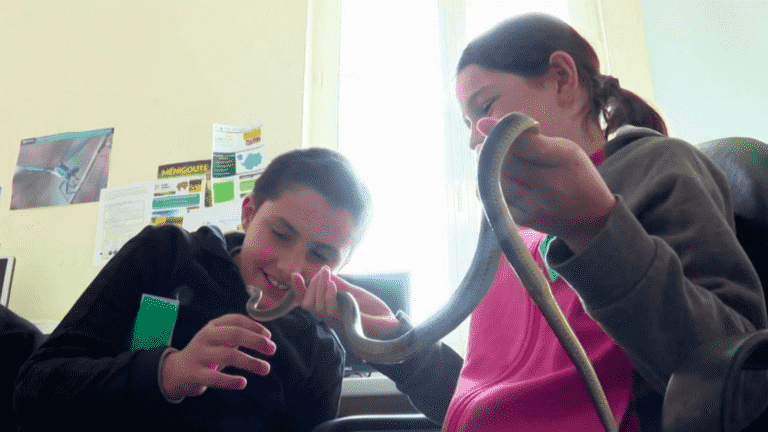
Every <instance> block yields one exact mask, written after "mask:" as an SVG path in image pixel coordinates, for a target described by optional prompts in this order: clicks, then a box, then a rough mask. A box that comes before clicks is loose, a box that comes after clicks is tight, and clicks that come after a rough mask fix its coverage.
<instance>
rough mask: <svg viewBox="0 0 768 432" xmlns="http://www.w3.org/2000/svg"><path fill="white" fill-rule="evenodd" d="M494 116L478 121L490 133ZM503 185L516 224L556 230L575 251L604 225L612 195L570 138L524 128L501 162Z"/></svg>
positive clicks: (483, 129)
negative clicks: (552, 135) (524, 130)
mask: <svg viewBox="0 0 768 432" xmlns="http://www.w3.org/2000/svg"><path fill="white" fill-rule="evenodd" d="M496 123H498V120H495V119H491V118H486V119H481V120H480V121H478V123H477V128H478V130H479V131H480V132H481V133H483V134H484V135H486V136H487V135H488V133H489V132H490V130H491V129H492V128H493V126H494V125H495V124H496ZM501 185H502V190H503V192H504V197H505V199H506V201H507V205H508V206H509V209H510V212H511V214H512V218H513V219H514V220H515V222H516V223H517V224H518V225H523V226H527V227H529V228H532V229H535V230H537V231H539V232H543V233H547V234H552V235H555V236H557V237H559V238H561V239H563V241H565V243H566V244H567V245H568V247H570V248H571V250H573V251H574V252H576V253H578V252H579V251H581V250H582V249H584V248H585V247H586V246H587V245H588V244H589V242H590V241H591V240H592V238H594V237H595V236H596V235H597V233H599V232H600V230H601V229H602V228H603V227H604V226H605V223H606V221H607V219H608V215H609V213H610V212H611V210H612V209H613V208H614V206H615V205H616V198H615V197H614V195H613V193H612V192H611V191H610V189H608V186H607V185H606V184H605V181H603V178H602V177H601V176H600V173H599V172H598V171H597V168H596V167H595V165H594V164H593V163H592V161H591V160H590V159H589V156H588V155H587V154H586V153H585V152H584V150H582V148H581V147H579V146H578V145H577V144H576V143H574V142H573V141H569V140H567V139H563V138H551V137H545V136H543V135H540V134H539V133H538V132H535V131H528V132H525V133H523V135H521V136H520V137H519V139H518V140H517V141H516V142H515V144H514V145H513V146H512V147H511V148H510V149H509V152H508V153H507V155H506V157H505V159H504V165H503V167H502V181H501Z"/></svg>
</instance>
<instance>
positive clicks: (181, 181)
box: [150, 160, 211, 226]
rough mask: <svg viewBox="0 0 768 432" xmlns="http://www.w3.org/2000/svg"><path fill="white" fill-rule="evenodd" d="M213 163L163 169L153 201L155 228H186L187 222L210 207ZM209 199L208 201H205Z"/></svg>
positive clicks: (167, 166) (159, 174)
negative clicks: (185, 220)
mask: <svg viewBox="0 0 768 432" xmlns="http://www.w3.org/2000/svg"><path fill="white" fill-rule="evenodd" d="M210 171H211V161H210V160H198V161H191V162H181V163H175V164H168V165H161V166H160V167H158V170H157V178H158V180H157V182H155V189H154V192H153V198H152V219H151V221H150V222H151V223H152V225H165V224H168V223H172V224H176V225H180V226H181V225H183V223H184V218H185V217H186V216H187V215H188V214H189V213H190V212H193V211H196V210H199V209H201V208H203V207H204V206H205V205H206V202H207V205H208V206H210V205H211V204H210V203H211V199H210ZM206 198H208V199H206Z"/></svg>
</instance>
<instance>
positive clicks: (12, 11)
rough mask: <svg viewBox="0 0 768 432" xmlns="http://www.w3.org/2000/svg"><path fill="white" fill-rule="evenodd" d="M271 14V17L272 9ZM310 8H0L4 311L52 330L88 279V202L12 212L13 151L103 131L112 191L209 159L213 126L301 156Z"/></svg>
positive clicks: (240, 3)
mask: <svg viewBox="0 0 768 432" xmlns="http://www.w3.org/2000/svg"><path fill="white" fill-rule="evenodd" d="M278 5H279V7H276V6H278ZM306 25H307V0H227V1H202V0H201V1H189V0H125V1H118V0H103V1H98V2H74V1H62V0H45V1H44V0H36V1H26V2H17V1H14V0H0V186H2V188H3V190H2V201H0V255H13V256H15V257H16V259H17V263H16V271H15V276H14V283H13V289H12V291H11V298H10V302H9V305H10V308H11V309H13V310H14V311H16V312H17V313H19V314H21V315H22V316H24V317H26V318H28V319H30V320H32V321H34V322H39V323H46V322H50V323H56V322H58V321H59V320H60V319H61V318H62V317H63V316H64V314H65V313H66V312H67V311H68V310H69V308H70V307H71V306H72V304H73V303H74V302H75V300H77V298H78V297H79V296H80V294H81V293H82V292H83V290H84V289H85V287H86V286H87V285H88V284H89V283H90V281H91V280H92V279H93V278H94V277H95V275H96V274H97V273H98V271H99V269H100V267H96V266H94V265H93V253H94V242H95V236H96V223H97V213H98V203H88V204H76V205H70V206H61V207H45V208H38V209H29V210H9V208H10V202H11V192H12V191H11V185H12V180H13V172H14V168H15V165H16V160H17V157H18V152H19V144H20V142H21V140H22V139H24V138H31V137H37V136H44V135H50V134H55V133H59V132H69V131H83V130H90V129H101V128H107V127H114V128H115V134H114V139H113V144H112V151H111V157H110V169H109V186H119V185H124V184H128V183H133V182H140V181H147V180H151V179H153V177H154V176H156V173H157V166H158V165H161V164H165V163H171V162H181V161H187V160H196V159H203V158H210V156H211V124H212V123H229V124H236V125H237V124H243V123H247V122H250V121H261V122H262V123H263V124H264V142H265V144H266V145H267V149H268V152H269V155H270V156H273V155H275V154H279V153H281V152H284V151H286V150H288V149H290V148H297V147H300V146H301V134H302V103H303V88H304V55H305V39H306Z"/></svg>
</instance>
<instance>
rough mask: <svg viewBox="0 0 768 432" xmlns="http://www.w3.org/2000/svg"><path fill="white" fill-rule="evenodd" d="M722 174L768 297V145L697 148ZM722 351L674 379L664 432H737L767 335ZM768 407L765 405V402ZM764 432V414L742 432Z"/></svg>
mask: <svg viewBox="0 0 768 432" xmlns="http://www.w3.org/2000/svg"><path fill="white" fill-rule="evenodd" d="M697 147H698V148H699V150H701V151H702V152H703V153H704V154H705V155H707V156H708V157H709V158H711V159H712V160H713V161H714V162H715V163H716V164H717V165H718V166H720V168H721V169H722V170H723V171H724V172H725V174H726V176H727V178H728V182H729V184H730V188H731V192H732V195H733V202H734V208H735V220H736V234H737V238H738V239H739V242H740V243H741V245H742V247H743V248H744V250H745V252H746V253H747V255H748V256H749V258H750V261H752V263H753V265H754V266H755V269H756V270H757V273H758V275H759V277H760V282H761V284H762V286H763V287H764V292H763V294H764V295H767V296H768V292H766V291H765V289H768V144H766V143H763V142H760V141H757V140H754V139H750V138H724V139H718V140H714V141H709V142H705V143H702V144H700V145H698V146H697ZM719 346H720V347H721V349H719V350H717V351H713V350H712V349H711V347H703V348H702V349H701V350H700V351H699V352H697V353H695V355H693V356H691V358H689V359H688V361H687V362H686V363H684V364H683V365H682V366H681V367H680V369H679V370H678V371H677V372H675V373H673V374H672V377H671V379H670V381H669V383H668V385H667V389H666V393H665V395H664V404H663V410H662V429H663V430H664V431H665V432H694V431H722V432H736V431H737V430H738V429H737V426H736V425H734V424H732V423H731V422H729V419H731V418H732V417H731V416H732V415H733V414H735V413H734V411H735V410H736V409H737V406H736V405H735V404H733V403H732V402H733V396H734V395H735V394H736V393H735V392H737V391H738V384H739V380H740V379H742V374H741V372H742V371H766V372H765V373H764V374H763V376H762V379H764V380H765V382H766V388H768V330H759V331H756V332H754V333H752V334H749V335H746V336H741V337H735V338H732V339H730V340H724V341H721V343H720V345H719ZM765 405H768V400H766V401H765ZM423 422H429V420H427V419H426V417H424V416H419V415H384V416H354V418H352V417H347V418H339V419H335V420H332V421H330V422H326V423H324V424H322V425H320V426H318V428H316V429H315V431H316V432H332V431H338V432H341V431H352V430H356V431H365V430H368V431H382V430H403V431H404V430H419V426H420V425H422V424H423ZM765 430H768V410H765V411H763V412H762V414H761V415H759V416H757V418H756V419H755V420H754V421H753V422H752V423H751V424H750V425H749V426H748V427H746V429H742V431H743V432H756V431H765Z"/></svg>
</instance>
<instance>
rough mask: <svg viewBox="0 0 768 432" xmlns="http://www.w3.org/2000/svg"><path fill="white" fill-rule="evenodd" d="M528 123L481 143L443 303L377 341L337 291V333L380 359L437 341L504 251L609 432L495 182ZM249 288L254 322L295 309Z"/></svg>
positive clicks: (578, 354)
mask: <svg viewBox="0 0 768 432" xmlns="http://www.w3.org/2000/svg"><path fill="white" fill-rule="evenodd" d="M531 128H536V129H537V130H538V123H537V122H536V121H534V120H533V119H531V118H530V117H528V116H526V115H524V114H521V113H512V114H509V115H507V116H506V117H504V118H503V119H501V120H500V121H499V123H498V124H497V125H496V126H495V127H494V128H493V130H491V132H490V134H489V135H488V137H487V138H486V140H485V142H484V144H483V147H482V150H481V152H480V160H479V163H478V169H477V171H478V189H479V191H480V199H481V201H482V203H483V210H484V212H485V218H484V219H483V221H482V226H481V230H480V238H479V240H478V245H477V249H476V250H475V255H474V258H473V259H472V264H471V265H470V268H469V270H468V271H467V273H466V275H465V276H464V279H463V280H462V282H461V285H460V286H459V288H457V289H456V291H455V292H454V294H453V296H452V297H451V298H450V300H449V301H448V304H447V305H446V306H444V307H443V308H442V309H440V310H439V311H438V312H437V313H435V314H434V315H433V316H432V317H430V319H429V320H427V322H425V323H423V324H421V325H419V326H417V327H415V328H413V329H411V330H409V331H408V332H407V333H405V334H404V335H402V336H400V337H398V338H397V339H392V340H376V339H370V338H368V337H366V336H365V335H364V333H363V327H362V322H361V320H360V310H359V308H358V306H357V302H356V301H355V299H354V297H352V295H351V294H349V293H346V292H339V293H338V296H337V300H338V302H339V305H340V307H341V308H342V311H343V320H344V331H343V333H344V334H343V335H341V336H342V337H344V338H345V339H346V341H347V347H348V349H349V350H350V351H352V353H354V354H355V355H356V356H357V357H359V358H362V359H365V360H367V361H369V362H372V363H382V364H394V363H399V362H402V361H403V360H405V359H407V358H408V357H411V356H412V355H413V354H415V353H417V352H419V351H421V350H423V349H426V348H428V347H429V346H431V345H433V344H434V343H436V342H437V341H439V340H441V339H442V338H443V337H445V336H446V335H448V333H450V332H451V331H453V330H454V329H455V328H456V327H458V326H459V325H460V324H461V323H462V322H463V321H464V320H465V319H466V318H467V317H468V316H469V315H470V314H471V313H472V311H473V310H474V309H475V307H476V306H477V305H478V304H479V303H480V301H481V300H482V299H483V297H484V296H485V294H486V293H487V292H488V290H489V288H490V286H491V284H492V283H493V281H494V279H495V277H496V269H497V265H498V262H499V259H500V254H501V253H502V252H503V253H504V256H505V257H506V258H507V260H508V261H509V263H510V264H511V265H512V268H513V269H514V270H515V272H516V273H517V275H518V276H519V277H520V280H521V281H522V282H523V285H524V286H525V288H526V290H527V291H528V293H529V295H530V296H531V298H532V299H533V302H534V303H535V304H536V305H537V306H538V307H539V309H541V311H542V313H543V315H544V318H545V319H546V320H547V323H549V325H550V327H551V328H552V330H553V331H554V333H555V335H556V336H557V338H558V339H559V340H560V343H561V344H562V345H563V348H565V350H566V352H568V355H570V357H571V359H572V360H573V362H574V364H575V366H576V370H577V371H578V372H579V375H581V377H582V379H583V380H584V382H585V383H586V385H587V388H588V390H589V392H590V395H591V396H592V399H593V401H594V402H595V407H596V408H597V411H598V415H599V416H600V419H601V421H602V422H603V425H604V426H605V429H606V430H607V431H609V432H616V431H618V429H617V426H616V422H615V420H614V418H613V414H612V413H611V408H610V406H609V405H608V401H607V399H606V397H605V393H604V392H603V389H602V387H601V385H600V381H599V380H598V378H597V374H595V371H594V368H593V367H592V363H591V362H590V360H589V357H588V356H587V353H586V351H585V350H584V348H583V346H582V345H581V343H580V342H579V340H578V339H577V338H576V334H575V333H574V332H573V329H572V328H571V326H570V325H569V324H568V321H567V319H566V317H565V315H564V314H563V312H562V310H561V309H560V306H559V305H558V304H557V301H556V300H555V297H554V295H553V294H552V288H551V287H550V285H549V282H547V280H546V278H545V277H544V274H543V272H542V271H541V269H540V268H539V267H538V265H537V264H536V262H535V261H534V260H533V257H532V256H531V254H530V252H529V251H528V248H527V247H526V245H525V242H524V241H523V239H522V237H520V234H519V233H518V228H517V225H516V224H515V222H514V220H513V219H512V216H511V215H510V213H509V210H508V208H507V205H506V202H505V201H504V195H503V192H502V190H501V184H500V179H501V168H502V163H503V161H504V157H505V155H506V154H507V152H508V151H509V149H510V148H511V146H512V145H513V144H514V142H515V140H516V139H517V138H518V137H519V136H520V135H521V134H522V133H523V132H525V131H527V130H529V129H531ZM248 292H249V293H250V294H251V297H250V299H249V300H248V302H247V304H246V310H247V312H248V314H249V315H250V316H251V317H252V318H254V319H256V320H259V321H269V320H272V319H275V318H278V317H280V316H283V315H285V314H286V313H288V312H290V311H291V310H292V309H293V308H295V307H297V306H299V303H298V302H297V301H296V296H295V293H294V292H293V290H289V292H288V293H287V294H286V296H285V297H284V298H283V299H282V300H281V301H280V303H279V304H278V305H277V306H275V307H273V308H271V309H265V310H262V309H258V308H257V305H258V302H259V299H260V297H261V291H260V290H259V289H258V288H255V287H252V286H249V287H248Z"/></svg>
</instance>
